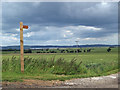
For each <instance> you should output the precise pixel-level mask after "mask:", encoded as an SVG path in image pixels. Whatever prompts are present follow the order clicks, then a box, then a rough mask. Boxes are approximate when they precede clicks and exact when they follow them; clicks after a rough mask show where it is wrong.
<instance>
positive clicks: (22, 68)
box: [20, 22, 28, 73]
mask: <svg viewBox="0 0 120 90" xmlns="http://www.w3.org/2000/svg"><path fill="white" fill-rule="evenodd" d="M23 28H25V29H28V26H27V25H23V22H20V59H21V72H22V73H24V47H23Z"/></svg>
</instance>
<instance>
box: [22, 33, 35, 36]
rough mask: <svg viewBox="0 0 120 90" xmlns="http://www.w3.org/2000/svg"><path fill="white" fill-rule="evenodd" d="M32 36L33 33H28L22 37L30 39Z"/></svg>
mask: <svg viewBox="0 0 120 90" xmlns="http://www.w3.org/2000/svg"><path fill="white" fill-rule="evenodd" d="M32 35H34V32H28V33H26V34H23V36H24V37H30V36H32Z"/></svg>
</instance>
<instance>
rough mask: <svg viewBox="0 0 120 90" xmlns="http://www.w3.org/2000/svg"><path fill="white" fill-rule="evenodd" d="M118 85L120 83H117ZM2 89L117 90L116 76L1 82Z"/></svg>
mask: <svg viewBox="0 0 120 90" xmlns="http://www.w3.org/2000/svg"><path fill="white" fill-rule="evenodd" d="M119 84H120V82H119ZM2 87H3V88H41V87H42V88H47V87H48V88H49V87H50V88H118V74H112V75H108V76H102V77H91V78H79V79H71V80H66V81H58V80H53V81H42V80H32V79H31V80H30V79H29V80H24V82H3V83H2Z"/></svg>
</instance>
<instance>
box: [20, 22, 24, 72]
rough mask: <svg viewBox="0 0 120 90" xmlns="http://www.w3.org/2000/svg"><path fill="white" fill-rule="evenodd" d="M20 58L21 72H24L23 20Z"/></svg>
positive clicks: (21, 24)
mask: <svg viewBox="0 0 120 90" xmlns="http://www.w3.org/2000/svg"><path fill="white" fill-rule="evenodd" d="M20 59H21V72H22V73H24V48H23V22H20Z"/></svg>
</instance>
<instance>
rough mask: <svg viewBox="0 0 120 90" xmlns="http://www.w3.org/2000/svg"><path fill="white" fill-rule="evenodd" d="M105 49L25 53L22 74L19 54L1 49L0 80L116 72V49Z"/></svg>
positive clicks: (53, 77)
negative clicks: (0, 71)
mask: <svg viewBox="0 0 120 90" xmlns="http://www.w3.org/2000/svg"><path fill="white" fill-rule="evenodd" d="M107 48H108V47H104V48H92V51H91V52H82V53H29V54H25V55H24V57H25V73H24V74H22V73H21V72H20V55H19V54H18V53H14V52H11V53H10V52H7V53H6V52H3V54H2V58H3V59H2V61H3V62H2V79H3V81H22V80H23V79H40V80H66V79H71V78H84V77H92V76H102V75H108V74H112V73H116V72H118V48H112V50H111V52H107ZM34 52H35V51H34ZM13 56H14V57H13ZM28 61H29V62H28ZM51 62H52V63H51Z"/></svg>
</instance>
